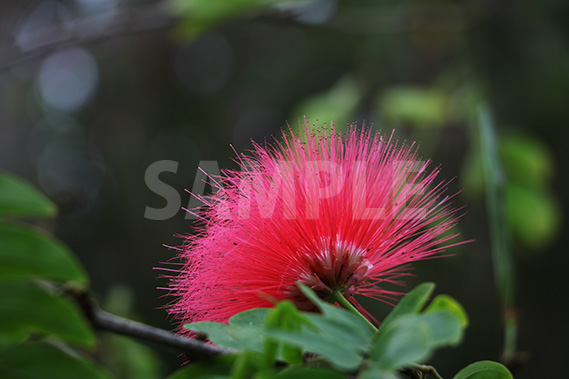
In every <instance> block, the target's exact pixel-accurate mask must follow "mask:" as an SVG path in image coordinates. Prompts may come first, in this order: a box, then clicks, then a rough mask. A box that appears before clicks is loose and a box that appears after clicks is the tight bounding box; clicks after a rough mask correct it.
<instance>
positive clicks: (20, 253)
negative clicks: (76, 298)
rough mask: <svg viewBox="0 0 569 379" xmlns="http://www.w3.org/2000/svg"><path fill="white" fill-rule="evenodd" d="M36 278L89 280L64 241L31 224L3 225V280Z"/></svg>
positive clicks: (0, 262)
mask: <svg viewBox="0 0 569 379" xmlns="http://www.w3.org/2000/svg"><path fill="white" fill-rule="evenodd" d="M34 277H35V278H42V279H50V280H54V281H58V282H65V281H75V282H78V283H79V284H81V285H82V286H87V283H88V278H87V275H86V274H85V271H84V270H83V268H82V267H81V266H80V264H79V262H78V261H77V260H76V259H75V256H74V255H73V253H71V252H70V251H69V250H68V249H67V247H65V246H64V245H63V244H62V243H60V242H59V241H57V240H55V239H54V238H52V237H50V236H48V235H47V234H45V233H43V232H42V231H39V230H36V229H32V228H30V227H25V226H21V225H12V224H0V282H2V281H6V280H15V279H27V278H34Z"/></svg>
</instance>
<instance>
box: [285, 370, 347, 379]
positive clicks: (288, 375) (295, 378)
mask: <svg viewBox="0 0 569 379" xmlns="http://www.w3.org/2000/svg"><path fill="white" fill-rule="evenodd" d="M345 377H346V376H345V375H342V374H340V373H338V372H335V371H331V370H325V369H315V368H308V367H289V368H286V369H284V370H282V371H281V372H279V373H278V374H277V375H276V376H275V379H344V378H345Z"/></svg>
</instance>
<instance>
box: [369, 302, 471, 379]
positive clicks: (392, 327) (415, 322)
mask: <svg viewBox="0 0 569 379" xmlns="http://www.w3.org/2000/svg"><path fill="white" fill-rule="evenodd" d="M461 339H462V327H461V320H460V319H459V317H458V316H457V315H456V314H455V313H454V312H452V311H449V310H446V309H436V310H433V311H431V312H428V313H422V314H407V315H405V316H401V317H399V318H397V319H396V320H394V321H392V322H390V323H389V324H388V325H387V326H385V327H384V328H382V329H381V330H380V331H379V332H378V334H377V338H376V342H375V345H374V348H373V349H372V350H371V353H370V358H369V359H370V363H371V364H370V369H373V370H385V371H389V370H397V369H399V368H402V367H405V366H406V365H408V364H410V363H413V362H421V361H423V360H424V359H426V358H427V357H428V356H430V355H431V353H432V352H433V351H434V350H435V349H436V348H437V347H440V346H445V345H456V344H457V343H458V342H459V341H460V340H461Z"/></svg>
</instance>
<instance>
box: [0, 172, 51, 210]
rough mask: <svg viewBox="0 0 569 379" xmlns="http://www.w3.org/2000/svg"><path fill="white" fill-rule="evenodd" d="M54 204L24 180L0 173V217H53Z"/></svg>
mask: <svg viewBox="0 0 569 379" xmlns="http://www.w3.org/2000/svg"><path fill="white" fill-rule="evenodd" d="M56 213H57V207H56V206H55V204H54V203H53V202H52V201H51V200H49V199H48V198H47V197H46V196H44V195H43V194H42V193H41V192H39V191H38V190H36V189H35V188H34V187H33V186H31V185H30V184H29V183H27V182H25V181H24V180H22V179H20V178H17V177H15V176H13V175H10V174H8V173H6V172H0V217H2V216H14V217H53V216H55V214H56Z"/></svg>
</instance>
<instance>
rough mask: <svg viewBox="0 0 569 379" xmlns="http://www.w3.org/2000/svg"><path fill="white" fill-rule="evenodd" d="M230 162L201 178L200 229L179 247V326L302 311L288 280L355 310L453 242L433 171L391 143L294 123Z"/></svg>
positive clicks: (449, 215)
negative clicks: (337, 296) (244, 314)
mask: <svg viewBox="0 0 569 379" xmlns="http://www.w3.org/2000/svg"><path fill="white" fill-rule="evenodd" d="M239 162H240V166H241V170H240V171H224V173H223V175H222V177H221V178H212V179H213V183H214V185H215V186H216V187H217V188H218V190H217V192H216V193H215V194H214V195H212V196H210V197H208V198H204V199H203V201H204V203H205V205H206V212H205V214H204V216H203V220H204V223H203V224H202V225H201V226H200V227H199V228H198V231H199V232H198V233H197V234H196V235H193V236H190V237H188V239H187V243H186V244H185V245H184V246H183V247H182V248H180V258H181V260H182V261H183V269H182V270H181V271H180V274H179V276H177V277H174V278H173V279H172V282H171V286H170V288H171V289H172V292H173V294H174V295H175V296H177V300H176V301H175V302H174V303H173V305H172V306H171V307H170V312H171V314H173V315H174V317H175V318H177V319H178V320H179V321H181V322H182V323H184V322H193V321H205V320H208V321H226V320H227V319H228V318H229V317H231V316H233V315H234V314H236V313H238V312H241V311H245V310H247V309H251V308H256V307H270V306H272V304H273V303H272V301H274V300H286V299H288V300H291V301H293V302H294V303H295V305H296V306H297V307H298V308H299V309H303V310H312V309H313V306H312V304H311V303H310V301H309V300H308V299H306V298H305V297H304V295H303V294H302V293H301V292H300V291H299V289H298V286H297V283H298V282H301V283H304V284H306V285H307V286H309V287H310V288H312V289H313V290H314V291H315V292H316V293H317V294H318V295H319V296H320V297H322V298H327V297H329V296H330V295H331V294H332V292H334V291H337V292H340V293H342V294H343V295H344V296H346V297H347V298H348V299H349V300H350V301H351V302H353V303H354V304H355V305H356V306H357V307H359V305H358V304H357V301H356V300H355V298H354V297H353V295H356V294H358V295H363V296H367V297H370V298H376V299H380V300H382V299H383V300H385V298H386V297H388V296H389V295H390V294H393V292H389V291H386V290H385V289H383V288H382V286H381V284H382V283H386V282H390V283H397V284H401V283H400V282H399V279H400V278H401V276H403V275H406V271H407V270H408V269H409V268H410V265H409V264H410V263H412V262H414V261H418V260H422V259H426V258H430V257H433V256H435V255H440V252H441V251H443V249H445V248H447V247H449V246H452V245H456V244H457V243H452V242H449V241H450V240H451V239H453V238H455V237H456V234H452V233H447V232H448V231H449V229H450V228H451V227H452V226H453V225H454V224H455V223H456V221H457V219H458V216H457V214H456V212H457V210H456V209H454V208H452V206H451V203H450V202H449V199H450V196H445V190H446V188H445V183H444V182H437V181H435V178H436V176H437V174H438V172H439V169H438V168H435V169H433V170H428V166H429V161H423V160H421V158H420V157H419V156H418V155H417V147H416V145H415V144H411V145H410V146H405V145H404V144H400V143H399V142H398V141H396V140H394V139H393V134H391V135H381V134H378V133H373V132H372V131H371V130H370V129H365V128H363V130H361V131H360V130H358V129H357V128H356V126H355V125H353V126H351V127H350V128H349V129H348V131H347V132H346V133H345V134H344V135H341V134H339V133H336V132H335V129H334V127H333V126H332V127H331V128H330V129H327V128H322V129H318V130H316V131H311V130H310V128H309V127H308V124H306V125H305V126H304V127H303V128H301V131H300V133H299V135H294V134H293V133H292V132H290V133H289V134H287V133H283V139H282V142H277V141H275V143H274V144H273V145H269V146H261V145H258V144H255V145H254V149H253V150H252V152H251V153H250V154H249V155H241V156H240V158H239ZM459 243H460V242H459Z"/></svg>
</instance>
